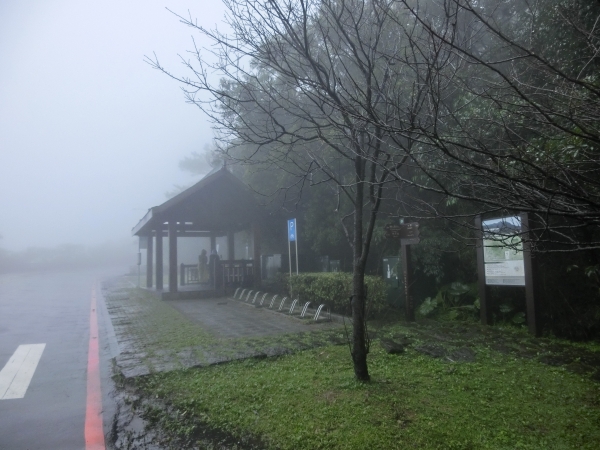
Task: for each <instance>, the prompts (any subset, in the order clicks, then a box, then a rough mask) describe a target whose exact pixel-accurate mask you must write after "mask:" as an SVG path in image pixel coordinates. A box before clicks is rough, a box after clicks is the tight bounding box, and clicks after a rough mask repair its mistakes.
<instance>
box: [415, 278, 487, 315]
mask: <svg viewBox="0 0 600 450" xmlns="http://www.w3.org/2000/svg"><path fill="white" fill-rule="evenodd" d="M478 312H479V298H477V284H476V283H471V284H464V283H461V282H459V281H454V282H452V283H450V284H446V285H444V286H442V287H441V288H440V289H439V290H438V292H437V295H436V296H435V297H434V298H431V297H427V298H426V299H425V300H424V301H423V303H422V304H421V306H420V307H419V314H421V315H422V316H424V317H425V316H431V315H433V314H434V313H437V314H439V313H447V317H448V318H450V319H458V318H459V317H462V318H464V316H465V315H466V316H467V317H471V318H472V317H473V316H474V315H475V314H477V313H478Z"/></svg>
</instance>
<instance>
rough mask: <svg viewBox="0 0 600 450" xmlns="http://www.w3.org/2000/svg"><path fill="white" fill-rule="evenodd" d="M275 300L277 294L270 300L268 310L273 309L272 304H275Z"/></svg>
mask: <svg viewBox="0 0 600 450" xmlns="http://www.w3.org/2000/svg"><path fill="white" fill-rule="evenodd" d="M276 299H277V294H275V295H274V296H273V298H272V299H271V303H269V309H271V308H272V307H273V304H274V303H275V300H276Z"/></svg>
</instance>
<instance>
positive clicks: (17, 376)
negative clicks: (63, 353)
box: [0, 344, 46, 400]
mask: <svg viewBox="0 0 600 450" xmlns="http://www.w3.org/2000/svg"><path fill="white" fill-rule="evenodd" d="M44 348H46V344H28V345H19V347H17V349H16V350H15V352H14V353H13V355H12V356H11V358H10V359H9V360H8V362H7V363H6V365H5V366H4V368H3V369H2V371H0V400H8V399H11V398H23V397H25V392H27V388H28V387H29V383H30V382H31V378H33V374H34V373H35V369H36V368H37V365H38V363H39V362H40V358H41V357H42V353H43V352H44Z"/></svg>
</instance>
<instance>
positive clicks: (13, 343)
mask: <svg viewBox="0 0 600 450" xmlns="http://www.w3.org/2000/svg"><path fill="white" fill-rule="evenodd" d="M111 272H114V271H111ZM118 272H120V271H118ZM102 273H104V272H102ZM102 273H100V272H99V271H85V270H81V271H54V272H46V273H38V272H35V273H24V274H2V275H0V369H2V368H3V367H6V365H8V364H9V360H11V359H12V356H13V355H14V354H15V351H16V350H17V348H18V347H19V346H22V345H30V344H45V346H44V347H43V351H42V353H41V356H40V357H39V360H38V361H32V362H31V366H30V368H31V372H32V373H31V374H30V375H31V377H30V381H29V384H27V383H26V382H25V383H23V387H24V388H25V390H24V392H23V396H22V397H21V398H3V399H0V449H7V450H8V449H10V450H21V449H23V450H25V449H27V450H34V449H45V450H47V449H61V450H70V449H76V450H81V449H82V448H85V440H84V421H85V413H86V384H87V369H88V341H89V333H90V330H89V325H90V305H91V295H92V289H93V287H94V285H95V283H96V282H97V280H98V279H99V278H101V277H102ZM121 273H123V272H121ZM98 291H99V289H98ZM98 297H100V296H98ZM101 302H102V299H101V298H98V304H99V309H100V304H101ZM99 312H100V311H99ZM99 321H100V322H101V323H100V336H101V345H100V351H101V355H100V356H101V360H102V365H101V381H102V390H103V392H104V393H105V394H107V395H106V396H105V398H104V399H103V403H104V406H105V416H110V415H111V413H110V412H111V410H112V409H113V405H112V404H111V400H110V398H109V396H108V393H109V392H110V391H111V386H110V383H111V380H110V369H111V368H110V357H111V356H114V355H111V353H110V345H109V343H108V340H107V330H106V323H105V322H104V321H103V320H102V319H100V320H99ZM34 363H36V364H34ZM5 373H6V372H5ZM16 378H17V377H16V376H15V379H16ZM26 381H27V380H26ZM14 384H15V382H14V381H13V386H14ZM25 385H26V386H25ZM7 397H8V396H7ZM105 425H106V427H105V430H104V431H105V433H108V432H109V429H110V420H109V421H105Z"/></svg>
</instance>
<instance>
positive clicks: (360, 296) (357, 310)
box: [352, 157, 371, 381]
mask: <svg viewBox="0 0 600 450" xmlns="http://www.w3.org/2000/svg"><path fill="white" fill-rule="evenodd" d="M355 169H356V175H357V177H356V178H357V181H358V182H357V184H356V196H355V202H356V203H355V209H354V264H353V266H352V361H353V363H354V375H355V376H356V378H357V379H358V380H360V381H369V380H370V379H371V377H370V376H369V369H368V367H367V342H366V336H365V264H364V258H363V257H362V256H363V254H362V253H363V251H364V249H363V223H362V219H363V200H364V184H363V180H364V176H363V172H364V169H363V161H362V158H360V157H357V158H356V160H355Z"/></svg>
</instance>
